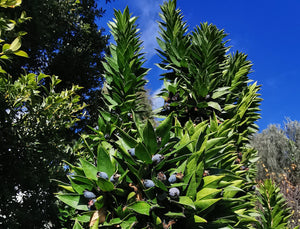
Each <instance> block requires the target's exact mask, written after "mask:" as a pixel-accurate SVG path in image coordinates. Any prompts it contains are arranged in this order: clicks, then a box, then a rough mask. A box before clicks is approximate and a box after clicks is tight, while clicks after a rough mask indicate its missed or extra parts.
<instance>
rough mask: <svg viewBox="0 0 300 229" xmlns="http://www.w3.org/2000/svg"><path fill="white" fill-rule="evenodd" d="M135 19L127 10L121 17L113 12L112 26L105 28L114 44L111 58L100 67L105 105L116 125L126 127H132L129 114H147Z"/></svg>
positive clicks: (143, 75)
mask: <svg viewBox="0 0 300 229" xmlns="http://www.w3.org/2000/svg"><path fill="white" fill-rule="evenodd" d="M136 19H137V18H136V17H130V14H129V9H128V8H126V9H125V10H124V12H123V13H122V12H121V11H115V19H114V22H110V23H109V24H108V26H109V27H110V29H111V34H112V35H113V37H114V40H115V42H116V44H111V45H110V54H111V56H109V55H107V56H106V57H105V60H106V62H104V63H103V66H104V68H105V73H104V78H105V79H106V84H105V88H104V92H103V97H104V102H105V104H106V106H107V108H108V110H109V111H110V112H111V113H113V114H115V115H118V119H119V122H120V123H123V124H122V125H124V126H125V127H126V126H130V125H131V124H130V123H132V119H133V117H132V111H135V113H137V114H139V116H140V117H143V116H144V115H143V113H145V111H147V107H145V103H144V102H143V103H142V101H144V97H143V94H144V93H145V90H144V86H145V84H146V80H145V79H144V77H145V76H146V74H147V73H148V71H149V69H147V68H143V67H142V65H143V63H144V56H143V53H141V50H142V46H141V45H142V42H141V41H140V40H139V33H138V29H137V25H136V24H135V22H136ZM148 109H149V108H148ZM103 110H106V109H103ZM144 118H145V117H144Z"/></svg>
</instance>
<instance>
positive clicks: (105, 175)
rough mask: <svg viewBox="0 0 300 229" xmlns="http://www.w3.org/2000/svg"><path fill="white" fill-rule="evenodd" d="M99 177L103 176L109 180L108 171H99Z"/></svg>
mask: <svg viewBox="0 0 300 229" xmlns="http://www.w3.org/2000/svg"><path fill="white" fill-rule="evenodd" d="M97 177H98V178H99V177H101V178H103V179H105V180H108V175H107V173H106V172H97Z"/></svg>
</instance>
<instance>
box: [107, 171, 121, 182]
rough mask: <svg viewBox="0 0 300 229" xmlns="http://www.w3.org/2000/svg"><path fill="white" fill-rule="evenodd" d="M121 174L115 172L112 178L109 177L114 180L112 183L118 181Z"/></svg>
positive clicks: (111, 180)
mask: <svg viewBox="0 0 300 229" xmlns="http://www.w3.org/2000/svg"><path fill="white" fill-rule="evenodd" d="M120 176H121V175H120V174H117V173H116V174H113V175H112V176H111V177H110V179H109V181H110V182H112V183H116V182H117V181H118V180H119V177H120Z"/></svg>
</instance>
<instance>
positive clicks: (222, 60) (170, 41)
mask: <svg viewBox="0 0 300 229" xmlns="http://www.w3.org/2000/svg"><path fill="white" fill-rule="evenodd" d="M161 10H162V14H161V15H160V16H161V19H162V21H160V22H159V28H160V36H161V38H158V39H157V40H158V43H159V45H160V48H161V50H158V52H159V55H160V56H161V58H162V61H161V63H160V64H158V66H159V67H161V68H162V69H163V70H165V71H166V73H164V74H163V75H162V76H163V79H164V82H165V89H164V90H163V92H162V93H161V96H162V97H163V98H164V99H165V105H164V107H163V109H162V111H161V114H169V113H170V112H172V111H175V112H176V113H177V114H178V115H179V120H180V122H183V123H185V122H187V121H188V120H189V119H191V120H192V121H193V122H194V123H196V124H197V123H199V122H201V121H203V120H207V119H209V118H210V117H211V116H212V115H214V114H216V116H217V118H218V120H219V121H220V122H223V121H224V120H226V119H230V118H232V117H233V116H234V115H236V114H237V113H238V110H239V108H240V106H241V104H242V103H243V106H245V107H243V109H242V112H243V113H241V114H240V116H241V122H244V124H243V125H241V126H240V127H239V129H238V131H239V132H240V133H243V132H244V131H247V134H250V133H253V132H255V131H256V130H257V126H256V125H255V124H254V122H255V121H256V120H257V119H259V114H257V111H259V109H258V105H259V102H260V101H261V99H260V98H258V94H257V92H258V90H259V86H257V85H256V84H252V85H251V84H249V82H250V80H249V78H248V74H249V73H250V71H251V62H250V61H248V60H247V59H246V58H247V56H246V55H245V54H243V53H239V52H237V53H235V54H233V55H228V54H227V52H228V51H229V47H226V41H224V38H225V37H226V34H225V33H224V31H223V30H219V29H218V28H217V27H216V26H214V25H212V24H210V25H209V24H207V23H203V24H201V26H200V27H199V26H197V27H196V28H195V29H194V31H192V32H191V33H188V28H187V25H186V23H185V22H184V21H183V16H182V14H181V12H180V10H179V9H176V1H168V2H165V3H164V5H162V6H161ZM243 100H247V101H248V102H247V103H244V101H243Z"/></svg>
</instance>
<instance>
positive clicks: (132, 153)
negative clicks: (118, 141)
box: [128, 148, 135, 157]
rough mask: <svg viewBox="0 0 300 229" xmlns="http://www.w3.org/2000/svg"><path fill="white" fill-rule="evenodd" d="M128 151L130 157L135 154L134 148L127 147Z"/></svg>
mask: <svg viewBox="0 0 300 229" xmlns="http://www.w3.org/2000/svg"><path fill="white" fill-rule="evenodd" d="M128 153H129V154H130V155H131V156H132V157H134V156H135V148H131V149H129V150H128Z"/></svg>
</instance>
